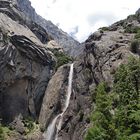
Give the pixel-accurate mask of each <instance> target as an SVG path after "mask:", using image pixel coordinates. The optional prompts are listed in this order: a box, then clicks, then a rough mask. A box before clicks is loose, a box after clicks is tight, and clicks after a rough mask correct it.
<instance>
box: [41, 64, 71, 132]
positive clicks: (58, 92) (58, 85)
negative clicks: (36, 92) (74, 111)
mask: <svg viewBox="0 0 140 140" xmlns="http://www.w3.org/2000/svg"><path fill="white" fill-rule="evenodd" d="M68 74H69V66H68V65H64V66H62V67H60V68H59V69H58V70H57V72H56V73H55V75H54V76H53V77H52V78H51V80H50V81H49V84H48V87H47V89H46V92H45V96H44V99H43V103H42V107H41V112H40V116H39V122H40V124H41V127H42V128H43V129H45V128H46V127H47V126H48V125H49V124H50V122H52V120H53V118H54V117H55V116H56V115H57V114H60V113H61V112H62V108H63V104H64V101H65V98H66V95H67V86H68Z"/></svg>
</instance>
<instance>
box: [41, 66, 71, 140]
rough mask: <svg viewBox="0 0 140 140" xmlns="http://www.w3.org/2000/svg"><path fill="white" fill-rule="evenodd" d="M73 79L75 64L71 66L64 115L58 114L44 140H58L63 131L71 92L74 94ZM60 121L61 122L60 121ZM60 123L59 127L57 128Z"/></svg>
mask: <svg viewBox="0 0 140 140" xmlns="http://www.w3.org/2000/svg"><path fill="white" fill-rule="evenodd" d="M72 79H73V64H71V65H70V72H69V78H68V89H67V95H66V101H65V104H64V108H63V110H62V113H60V114H58V115H57V116H56V117H55V118H54V119H53V121H52V122H51V124H50V125H49V126H48V128H47V131H46V132H45V133H44V138H45V139H44V140H57V136H58V132H59V130H61V126H62V121H63V114H64V113H65V111H66V110H67V108H68V106H69V102H70V97H71V92H72ZM58 119H59V120H58ZM57 122H58V126H56V124H57Z"/></svg>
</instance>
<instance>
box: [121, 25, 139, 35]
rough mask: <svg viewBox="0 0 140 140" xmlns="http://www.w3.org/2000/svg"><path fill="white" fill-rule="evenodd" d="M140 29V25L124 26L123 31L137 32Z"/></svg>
mask: <svg viewBox="0 0 140 140" xmlns="http://www.w3.org/2000/svg"><path fill="white" fill-rule="evenodd" d="M139 31H140V27H137V26H135V27H133V26H126V27H125V30H124V32H125V33H138V32H139Z"/></svg>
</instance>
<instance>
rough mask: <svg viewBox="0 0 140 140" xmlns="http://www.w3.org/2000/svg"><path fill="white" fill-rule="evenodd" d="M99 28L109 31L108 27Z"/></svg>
mask: <svg viewBox="0 0 140 140" xmlns="http://www.w3.org/2000/svg"><path fill="white" fill-rule="evenodd" d="M100 30H101V31H109V28H108V27H101V28H100Z"/></svg>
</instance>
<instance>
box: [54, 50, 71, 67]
mask: <svg viewBox="0 0 140 140" xmlns="http://www.w3.org/2000/svg"><path fill="white" fill-rule="evenodd" d="M53 53H54V55H55V57H56V58H57V64H56V69H57V68H58V67H60V66H62V65H64V64H67V63H69V62H70V61H72V58H70V57H69V56H68V55H66V54H65V53H63V52H59V51H57V50H56V51H55V50H54V51H53Z"/></svg>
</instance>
